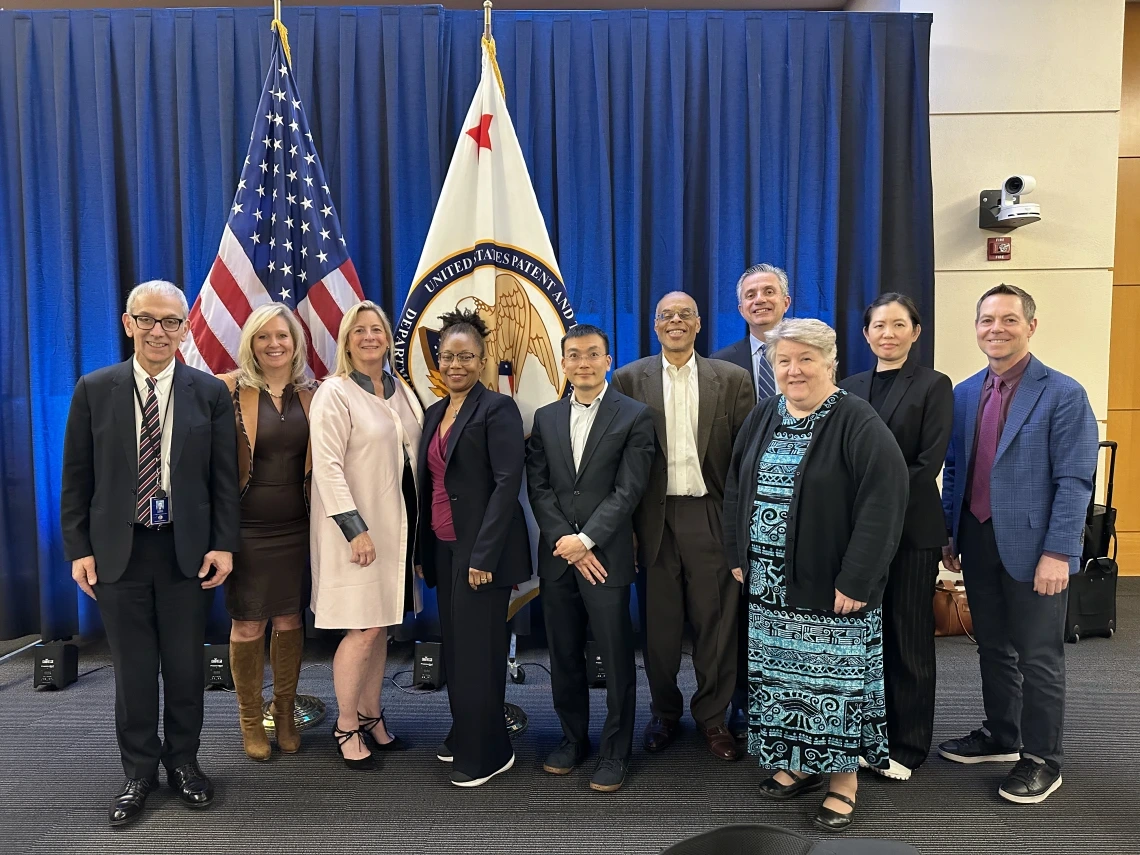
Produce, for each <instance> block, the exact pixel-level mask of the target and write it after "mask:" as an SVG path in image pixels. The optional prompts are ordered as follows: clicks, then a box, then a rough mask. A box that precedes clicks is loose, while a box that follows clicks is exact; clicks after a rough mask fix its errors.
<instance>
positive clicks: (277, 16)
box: [269, 0, 293, 68]
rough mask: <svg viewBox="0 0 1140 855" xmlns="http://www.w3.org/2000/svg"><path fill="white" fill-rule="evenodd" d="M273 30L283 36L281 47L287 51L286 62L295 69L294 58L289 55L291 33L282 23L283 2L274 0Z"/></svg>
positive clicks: (270, 26) (271, 25) (271, 26)
mask: <svg viewBox="0 0 1140 855" xmlns="http://www.w3.org/2000/svg"><path fill="white" fill-rule="evenodd" d="M269 28H270V29H271V30H276V31H277V34H278V35H279V36H281V47H282V48H283V49H284V51H285V61H286V62H287V63H289V67H290V68H292V67H293V57H292V55H291V54H290V53H289V31H288V30H287V29H285V25H284V24H283V23H281V0H273V23H272V24H270V25H269Z"/></svg>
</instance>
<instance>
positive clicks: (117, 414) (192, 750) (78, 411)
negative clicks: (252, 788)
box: [60, 280, 239, 826]
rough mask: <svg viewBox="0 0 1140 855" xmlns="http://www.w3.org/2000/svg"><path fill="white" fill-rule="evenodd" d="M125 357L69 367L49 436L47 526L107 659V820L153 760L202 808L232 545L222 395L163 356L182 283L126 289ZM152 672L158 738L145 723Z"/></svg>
mask: <svg viewBox="0 0 1140 855" xmlns="http://www.w3.org/2000/svg"><path fill="white" fill-rule="evenodd" d="M126 308H127V310H126V312H125V313H124V314H123V329H124V330H125V331H126V334H127V336H128V337H129V338H130V339H131V340H132V341H133V343H134V354H133V355H132V356H131V358H130V359H128V360H127V361H126V362H120V363H119V364H118V365H111V366H108V367H106V368H100V369H99V370H97V371H93V372H91V373H90V374H85V375H84V376H83V377H80V378H79V383H78V384H76V387H75V393H74V395H73V396H72V398H71V410H70V412H69V413H68V415H67V431H66V433H65V434H64V443H63V483H62V487H61V491H60V525H61V527H62V529H63V547H64V554H65V557H66V558H67V559H68V560H70V561H71V576H72V578H73V579H74V580H75V583H76V584H77V585H78V586H79V587H80V589H81V590H82V591H83V592H84V593H85V594H87V596H89V597H91V598H92V599H93V600H95V601H96V602H97V603H98V605H99V613H100V615H101V616H102V618H103V626H104V628H105V629H106V631H107V641H108V643H109V645H110V648H111V661H112V663H113V664H114V668H115V731H116V734H117V736H118V742H119V752H120V755H121V757H122V761H123V770H124V771H125V772H126V776H127V780H126V783H125V784H124V785H123V788H122V790H121V791H120V792H119V794H118V795H117V796H116V797H115V799H114V800H113V801H112V803H111V807H110V810H109V811H108V818H109V820H110V823H111V825H112V826H120V825H126V824H127V823H129V822H133V821H134V820H136V819H138V818H139V816H141V815H142V812H143V809H144V807H145V805H146V799H147V796H148V795H150V793H151V792H153V791H154V789H155V788H157V787H158V766H159V763H161V764H162V765H163V766H165V767H166V777H167V780H168V782H169V783H170V786H171V788H172V789H174V791H175V792H177V793H178V796H179V798H180V799H181V800H182V801H183V802H185V803H186V804H187V805H188V806H189V807H192V808H205V807H209V806H210V804H211V802H212V801H213V798H214V788H213V785H212V784H211V783H210V779H209V778H207V777H206V775H205V774H204V773H203V772H202V770H201V768H199V766H198V759H197V755H198V747H199V745H200V743H201V740H200V735H201V732H202V708H203V703H202V689H203V685H204V676H205V675H204V667H203V656H202V646H203V644H204V643H205V634H206V617H207V614H208V612H209V609H210V602H211V600H213V594H214V592H213V590H211V589H213V588H216V587H218V586H219V585H221V584H222V582H224V581H225V579H226V576H228V575H229V573H230V570H231V569H232V567H233V553H234V552H236V551H237V549H238V544H239V500H238V486H237V437H236V428H235V423H234V408H233V404H232V403H231V401H230V395H229V392H228V391H227V390H226V385H225V383H223V382H222V381H221V380H219V379H217V378H216V377H213V376H211V375H209V374H205V373H203V372H201V371H197V370H195V369H193V368H190V367H189V366H187V365H185V364H183V363H181V362H179V361H177V360H176V359H175V354H176V353H177V351H178V346H179V345H180V344H181V343H182V342H183V340H185V338H186V334H187V315H188V314H189V312H188V310H187V306H186V296H185V295H184V294H183V292H182V290H181V289H180V288H178V287H177V286H175V285H173V284H171V283H170V282H162V281H157V280H156V281H153V282H144V283H143V284H141V285H139V286H137V287H136V288H135V289H134V290H132V291H131V293H130V296H129V297H128V298H127V307H126ZM160 669H161V672H162V690H163V700H164V710H163V738H162V739H159V735H158V674H159V671H160Z"/></svg>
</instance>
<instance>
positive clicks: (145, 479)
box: [137, 377, 162, 525]
mask: <svg viewBox="0 0 1140 855" xmlns="http://www.w3.org/2000/svg"><path fill="white" fill-rule="evenodd" d="M155 386H156V383H155V380H154V378H153V377H147V378H146V388H147V394H146V403H145V404H144V405H143V411H142V429H141V431H140V432H139V492H138V502H139V503H138V517H137V519H138V521H139V522H141V523H144V524H146V525H150V500H151V499H152V498H153V497H154V494H155V492H157V490H158V482H159V476H160V475H161V474H162V425H161V424H160V423H159V420H158V395H156V394H155Z"/></svg>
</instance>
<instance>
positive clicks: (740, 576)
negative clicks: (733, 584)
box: [732, 567, 744, 585]
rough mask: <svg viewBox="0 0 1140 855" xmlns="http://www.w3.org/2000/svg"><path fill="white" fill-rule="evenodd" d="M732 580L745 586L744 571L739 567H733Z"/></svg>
mask: <svg viewBox="0 0 1140 855" xmlns="http://www.w3.org/2000/svg"><path fill="white" fill-rule="evenodd" d="M732 578H733V579H735V580H736V581H737V582H739V583H740V584H741V585H743V584H744V571H743V570H742V569H740V568H739V567H733V568H732Z"/></svg>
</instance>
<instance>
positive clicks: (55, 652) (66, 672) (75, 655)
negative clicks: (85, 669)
mask: <svg viewBox="0 0 1140 855" xmlns="http://www.w3.org/2000/svg"><path fill="white" fill-rule="evenodd" d="M34 649H35V651H36V667H35V675H34V679H35V686H36V688H37V689H41V688H48V689H62V688H63V687H64V686H70V685H71V684H72V683H74V682H75V681H76V680H77V679H78V676H79V648H78V647H76V646H75V645H74V644H68V643H66V642H63V641H53V642H51V643H49V644H37V645H36V646H35V648H34Z"/></svg>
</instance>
